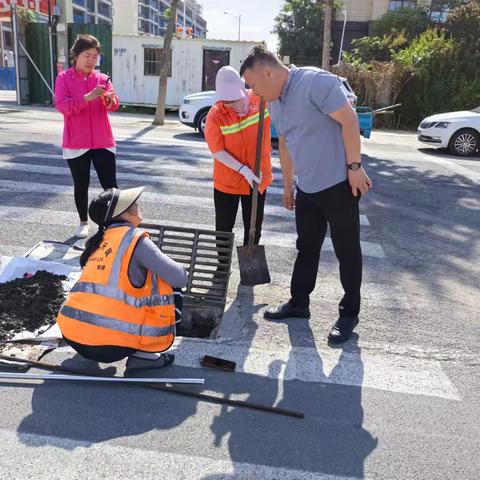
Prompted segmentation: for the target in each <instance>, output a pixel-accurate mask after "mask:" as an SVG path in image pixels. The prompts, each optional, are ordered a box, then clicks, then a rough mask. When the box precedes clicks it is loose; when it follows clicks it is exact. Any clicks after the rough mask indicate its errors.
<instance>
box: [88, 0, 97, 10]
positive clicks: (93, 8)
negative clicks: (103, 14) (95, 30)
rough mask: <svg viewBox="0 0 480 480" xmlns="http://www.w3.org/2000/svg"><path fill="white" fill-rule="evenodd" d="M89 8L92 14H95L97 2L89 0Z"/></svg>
mask: <svg viewBox="0 0 480 480" xmlns="http://www.w3.org/2000/svg"><path fill="white" fill-rule="evenodd" d="M87 8H88V11H89V12H90V13H92V12H95V0H88V7H87Z"/></svg>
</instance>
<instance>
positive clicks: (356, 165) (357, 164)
mask: <svg viewBox="0 0 480 480" xmlns="http://www.w3.org/2000/svg"><path fill="white" fill-rule="evenodd" d="M347 168H348V169H349V170H353V171H354V172H355V171H356V170H360V169H361V168H362V164H361V163H360V162H353V163H350V164H347Z"/></svg>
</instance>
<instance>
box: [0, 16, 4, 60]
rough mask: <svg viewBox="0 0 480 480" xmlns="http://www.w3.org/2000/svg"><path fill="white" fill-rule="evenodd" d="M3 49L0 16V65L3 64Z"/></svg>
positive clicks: (0, 20)
mask: <svg viewBox="0 0 480 480" xmlns="http://www.w3.org/2000/svg"><path fill="white" fill-rule="evenodd" d="M4 52H5V49H4V48H3V23H2V19H1V18H0V67H4V66H5V62H4V58H3V57H4V55H5V53H4Z"/></svg>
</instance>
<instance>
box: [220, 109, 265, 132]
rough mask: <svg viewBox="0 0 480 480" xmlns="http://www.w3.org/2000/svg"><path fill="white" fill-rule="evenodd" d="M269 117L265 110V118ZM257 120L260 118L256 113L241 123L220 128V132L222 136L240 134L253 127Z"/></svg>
mask: <svg viewBox="0 0 480 480" xmlns="http://www.w3.org/2000/svg"><path fill="white" fill-rule="evenodd" d="M269 116H270V114H269V113H268V109H265V118H267V117H269ZM259 118H260V113H256V114H255V115H252V116H251V117H248V118H246V119H245V120H242V121H241V122H238V123H233V124H232V125H225V126H223V127H220V130H221V131H222V134H223V135H233V134H234V133H238V132H241V131H242V130H245V129H246V128H248V127H251V126H252V125H255V124H256V123H258V121H259Z"/></svg>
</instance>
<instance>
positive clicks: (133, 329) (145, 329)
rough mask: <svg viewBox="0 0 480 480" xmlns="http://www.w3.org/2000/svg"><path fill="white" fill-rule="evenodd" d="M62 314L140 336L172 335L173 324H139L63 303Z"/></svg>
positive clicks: (173, 330)
mask: <svg viewBox="0 0 480 480" xmlns="http://www.w3.org/2000/svg"><path fill="white" fill-rule="evenodd" d="M61 313H62V315H65V316H66V317H69V318H73V319H74V320H78V321H79V322H83V323H88V324H90V325H95V326H96V327H102V328H107V329H109V330H115V331H117V332H122V333H128V334H130V335H136V336H142V337H164V336H166V335H173V334H174V332H175V326H174V325H170V326H168V327H150V326H148V325H139V324H138V323H130V322H125V321H123V320H117V319H115V318H110V317H105V316H103V315H97V314H96V313H90V312H85V311H84V310H79V309H77V308H72V307H68V306H67V305H64V306H63V307H62V310H61Z"/></svg>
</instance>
